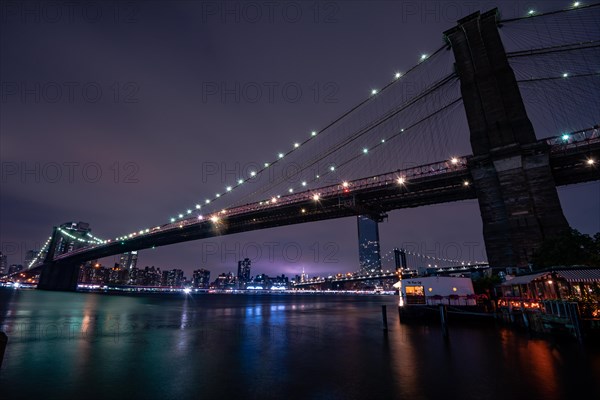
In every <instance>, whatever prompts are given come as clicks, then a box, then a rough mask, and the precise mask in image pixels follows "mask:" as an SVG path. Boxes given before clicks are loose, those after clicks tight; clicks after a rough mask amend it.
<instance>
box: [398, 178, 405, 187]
mask: <svg viewBox="0 0 600 400" xmlns="http://www.w3.org/2000/svg"><path fill="white" fill-rule="evenodd" d="M404 182H406V179H404V177H402V176H401V177H400V178H398V183H399V184H401V185H404Z"/></svg>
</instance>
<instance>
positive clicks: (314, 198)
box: [313, 193, 321, 201]
mask: <svg viewBox="0 0 600 400" xmlns="http://www.w3.org/2000/svg"><path fill="white" fill-rule="evenodd" d="M320 198H321V196H319V193H315V194H314V195H313V200H314V201H319V199H320Z"/></svg>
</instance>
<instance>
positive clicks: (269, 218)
mask: <svg viewBox="0 0 600 400" xmlns="http://www.w3.org/2000/svg"><path fill="white" fill-rule="evenodd" d="M595 128H596V129H594V130H593V132H592V131H591V129H590V130H586V131H581V132H580V133H579V135H580V137H577V136H576V135H575V134H573V136H572V139H569V141H568V142H565V141H563V140H561V139H560V138H559V139H543V140H540V141H538V143H536V144H534V145H533V146H531V150H530V151H533V152H539V151H540V149H544V148H546V147H547V146H549V147H550V151H549V155H550V165H551V169H552V174H553V176H554V180H555V183H556V185H568V184H574V183H581V182H587V181H592V180H598V179H600V137H598V129H597V127H595ZM590 133H591V136H590ZM544 152H545V151H544ZM590 158H591V159H593V160H595V164H592V165H591V164H589V163H588V162H587V160H589V159H590ZM472 162H474V158H473V157H472V156H464V157H457V158H456V159H454V160H451V161H450V160H449V161H443V162H437V163H433V164H428V165H422V166H418V167H414V168H409V169H405V170H398V171H395V172H391V173H386V174H383V175H378V176H374V177H368V178H362V179H358V180H354V181H349V182H347V185H344V184H342V183H340V184H335V185H330V186H325V187H322V188H319V189H316V190H307V191H304V192H298V193H294V194H290V195H286V196H281V197H280V198H275V199H267V200H265V201H262V202H256V203H250V204H246V205H243V206H239V207H234V208H230V209H227V210H225V211H224V212H223V211H221V212H219V213H217V214H211V215H207V216H204V217H203V219H202V220H199V219H198V217H197V216H193V217H189V218H187V219H182V220H179V221H176V222H174V223H170V224H165V225H162V226H159V227H155V228H153V229H151V230H149V231H148V232H146V231H144V233H136V234H132V237H130V238H127V239H125V240H121V241H116V240H112V241H110V242H108V243H105V244H99V245H92V246H88V247H85V248H81V249H78V250H75V251H73V252H70V253H65V254H61V255H57V256H56V257H55V258H54V263H57V264H63V263H64V264H67V263H68V264H74V263H76V264H79V263H83V262H85V261H89V260H94V259H99V258H103V257H107V256H112V255H116V254H121V253H124V252H128V251H135V250H142V249H147V248H153V247H157V246H165V245H169V244H174V243H180V242H186V241H191V240H198V239H204V238H209V237H214V236H219V235H230V234H234V233H238V232H246V231H253V230H259V229H267V228H273V227H278V226H284V225H292V224H299V223H305V222H311V221H322V220H327V219H334V218H343V217H350V216H356V215H371V216H372V217H373V218H380V217H381V216H383V215H384V214H385V213H386V212H388V211H390V210H395V209H401V208H410V207H420V206H425V205H430V204H439V203H446V202H452V201H458V200H466V199H475V198H477V195H476V191H475V188H474V187H473V185H471V184H470V182H471V176H470V172H469V165H470V163H472ZM399 179H402V180H403V182H402V183H400V182H399ZM465 182H467V184H465ZM315 195H317V196H318V200H316V199H315V198H314V196H315Z"/></svg>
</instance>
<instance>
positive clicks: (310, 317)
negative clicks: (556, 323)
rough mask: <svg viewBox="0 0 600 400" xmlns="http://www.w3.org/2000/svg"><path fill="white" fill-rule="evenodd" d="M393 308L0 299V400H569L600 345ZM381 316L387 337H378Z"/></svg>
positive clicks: (261, 300) (202, 300)
mask: <svg viewBox="0 0 600 400" xmlns="http://www.w3.org/2000/svg"><path fill="white" fill-rule="evenodd" d="M396 302H397V297H395V296H384V295H379V296H377V295H373V296H365V295H363V296H359V295H353V296H350V295H300V294H298V295H285V294H277V295H267V294H265V295H233V294H229V295H226V294H194V295H185V294H183V293H181V294H172V295H165V294H144V295H139V294H138V295H133V294H132V295H129V294H124V295H113V294H92V293H61V292H44V291H36V290H14V289H0V330H2V331H4V332H6V334H7V335H8V337H9V341H8V346H7V348H6V354H5V356H4V362H3V364H2V369H1V370H0V398H1V399H113V398H114V399H128V400H131V399H192V398H193V399H568V398H575V397H576V394H577V393H581V391H582V390H584V389H585V390H587V391H588V396H589V398H599V396H600V346H598V344H597V343H584V344H579V343H578V342H577V341H575V340H571V339H557V338H554V339H548V338H546V339H542V338H532V337H530V336H529V335H527V334H526V333H524V332H518V331H515V330H512V329H509V328H506V327H503V326H495V325H493V324H491V325H487V326H481V325H474V324H470V325H464V324H462V325H450V335H449V338H448V339H447V340H445V339H444V338H443V336H442V334H441V330H440V327H439V324H429V325H424V324H416V325H415V324H411V325H404V324H400V323H399V321H398V314H397V312H396V310H397V308H396ZM381 305H387V310H388V320H389V321H388V323H389V331H388V333H387V335H386V334H384V333H383V330H382V318H381Z"/></svg>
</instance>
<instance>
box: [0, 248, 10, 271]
mask: <svg viewBox="0 0 600 400" xmlns="http://www.w3.org/2000/svg"><path fill="white" fill-rule="evenodd" d="M7 273H8V257H7V256H6V254H2V252H1V251H0V275H6V274H7Z"/></svg>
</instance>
